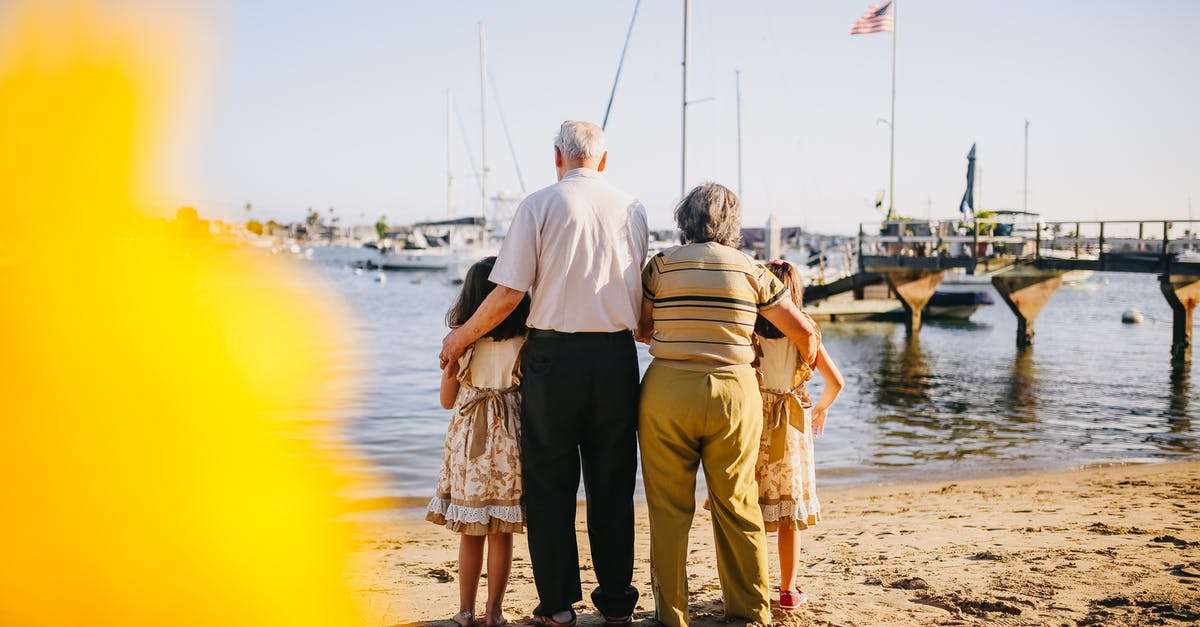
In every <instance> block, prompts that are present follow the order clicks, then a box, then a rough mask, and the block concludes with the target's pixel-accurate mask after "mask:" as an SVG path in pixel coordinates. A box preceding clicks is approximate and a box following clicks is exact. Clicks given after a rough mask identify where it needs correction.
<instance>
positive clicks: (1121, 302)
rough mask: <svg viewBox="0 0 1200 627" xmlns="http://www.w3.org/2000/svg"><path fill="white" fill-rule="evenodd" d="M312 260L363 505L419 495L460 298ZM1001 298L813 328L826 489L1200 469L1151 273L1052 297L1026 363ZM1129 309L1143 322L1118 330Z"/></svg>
mask: <svg viewBox="0 0 1200 627" xmlns="http://www.w3.org/2000/svg"><path fill="white" fill-rule="evenodd" d="M315 252H316V255H315V259H314V260H312V261H311V262H301V261H298V262H297V263H308V264H311V269H312V270H313V271H314V272H317V273H319V274H321V275H323V276H324V277H325V278H326V279H328V280H329V281H330V282H331V283H332V284H333V285H334V286H335V289H336V291H337V292H339V293H340V294H341V296H342V297H343V298H344V299H345V300H346V302H347V304H348V305H349V308H350V309H351V311H353V312H355V313H356V314H357V319H356V320H355V321H354V324H356V325H357V327H358V330H359V331H360V332H361V334H362V336H363V337H364V338H365V339H366V344H367V346H366V355H365V360H366V362H365V364H364V371H365V377H364V381H362V392H361V394H360V397H359V398H358V400H357V402H356V405H354V406H352V407H347V408H341V411H339V412H338V413H340V414H343V415H344V416H345V418H346V422H347V424H348V428H349V436H350V439H351V440H352V441H353V442H354V443H355V446H356V448H357V449H358V450H359V451H360V452H361V454H362V455H364V456H365V457H367V458H368V459H369V460H370V461H371V462H372V463H373V464H374V465H375V466H376V467H377V468H378V469H379V470H380V471H381V473H382V475H383V482H382V484H381V485H379V486H378V487H377V488H376V489H375V490H373V491H372V492H371V493H370V494H362V495H358V496H362V497H364V498H368V497H370V498H384V499H396V498H400V499H405V500H407V499H409V498H422V497H423V498H428V496H429V494H430V493H431V491H432V489H433V484H434V482H435V480H436V477H437V470H438V467H439V464H440V461H441V452H442V442H443V437H444V435H445V428H446V424H447V421H448V414H449V412H448V411H445V410H443V409H441V407H440V406H439V405H438V384H439V370H438V368H437V353H438V350H439V349H440V347H441V338H442V336H443V335H444V334H445V327H444V324H443V315H444V312H445V311H446V309H447V307H449V305H450V304H451V302H452V300H453V299H454V297H455V296H456V294H457V289H458V288H457V287H456V286H453V285H450V284H449V283H448V281H447V279H446V277H445V275H444V274H440V273H427V274H421V273H391V274H389V275H388V276H387V279H388V280H387V281H386V282H384V283H380V282H377V281H375V280H374V275H373V274H372V273H366V274H365V275H362V276H357V275H355V274H354V273H353V272H352V271H351V270H350V269H349V268H348V267H347V264H348V263H350V262H352V261H353V260H354V259H359V258H363V255H364V254H366V253H368V251H361V250H351V249H337V248H327V249H317V250H316V251H315ZM996 302H997V303H998V304H997V305H995V306H992V307H986V308H984V309H982V310H980V311H979V312H978V313H976V314H975V315H974V316H973V318H972V321H971V322H969V323H959V324H949V323H938V322H932V323H930V322H927V323H926V326H925V327H924V328H923V329H922V330H921V333H920V335H919V336H918V337H917V338H914V339H908V338H906V336H905V332H904V327H903V325H900V324H895V323H874V322H862V323H837V324H832V323H826V324H825V325H824V326H823V332H824V338H825V342H826V346H827V347H828V349H829V352H830V354H831V355H832V356H833V357H834V359H835V360H836V361H837V363H838V364H839V365H840V366H841V368H842V371H843V373H844V374H845V377H846V390H845V392H843V394H842V396H841V398H840V399H839V401H838V403H837V404H836V405H835V406H834V408H833V410H831V411H830V418H829V422H828V423H827V430H826V434H825V435H824V436H823V437H821V438H819V439H818V440H817V459H818V466H817V468H818V470H817V472H818V482H819V483H820V484H822V485H825V486H844V485H855V484H867V483H888V482H893V481H902V480H905V479H912V478H919V477H922V476H926V477H963V476H977V475H987V474H1001V473H1007V472H1012V471H1020V470H1029V469H1060V468H1068V467H1074V466H1079V465H1086V464H1100V463H1111V462H1149V461H1167V460H1176V459H1187V458H1197V457H1200V421H1198V419H1200V387H1198V386H1196V385H1193V376H1194V375H1193V374H1192V372H1191V365H1190V364H1187V365H1183V366H1179V367H1173V366H1172V364H1171V359H1170V334H1171V322H1170V320H1171V314H1170V310H1169V308H1168V307H1167V304H1166V301H1165V300H1164V299H1163V296H1162V294H1161V293H1160V292H1159V288H1158V281H1157V278H1156V277H1154V276H1151V275H1123V274H1115V273H1112V274H1100V273H1097V274H1096V275H1094V276H1093V277H1092V278H1091V279H1090V280H1089V281H1088V282H1087V283H1085V284H1083V285H1081V286H1078V287H1064V288H1062V289H1060V290H1059V291H1058V292H1057V293H1056V294H1055V295H1054V297H1053V298H1052V299H1051V300H1050V302H1049V304H1048V305H1047V306H1046V308H1045V309H1044V310H1043V311H1042V313H1041V315H1039V316H1038V318H1037V321H1036V331H1037V338H1036V346H1035V347H1034V348H1033V349H1031V350H1026V351H1018V350H1017V348H1016V347H1015V336H1016V321H1015V319H1014V318H1013V316H1012V314H1011V313H1010V312H1009V311H1008V309H1007V307H1005V306H1004V305H1003V304H1002V301H1001V300H1000V298H999V297H998V296H997V297H996ZM1130 307H1137V308H1138V309H1140V310H1141V311H1143V312H1144V313H1145V314H1146V321H1145V322H1144V323H1142V324H1140V325H1123V324H1121V322H1120V316H1121V312H1123V311H1125V310H1126V309H1128V308H1130ZM639 346H640V345H639ZM640 350H641V357H642V366H643V368H644V367H645V365H646V364H647V363H649V359H650V358H649V355H648V354H647V353H646V351H645V347H644V346H640ZM819 385H820V384H819V383H817V385H816V386H814V389H813V392H814V394H813V397H814V398H816V395H817V394H818V393H819Z"/></svg>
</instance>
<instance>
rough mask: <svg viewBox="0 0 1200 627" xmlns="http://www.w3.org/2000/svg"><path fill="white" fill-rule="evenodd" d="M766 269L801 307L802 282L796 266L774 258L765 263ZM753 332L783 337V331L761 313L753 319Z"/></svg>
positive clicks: (766, 335)
mask: <svg viewBox="0 0 1200 627" xmlns="http://www.w3.org/2000/svg"><path fill="white" fill-rule="evenodd" d="M767 270H768V271H770V272H771V274H774V275H775V276H776V277H777V278H778V279H779V280H780V281H782V282H783V286H784V287H786V288H787V289H788V292H790V293H791V295H792V302H793V303H796V306H797V307H803V306H804V284H803V283H802V282H801V281H800V273H799V272H796V266H793V265H792V264H790V263H788V262H786V261H783V260H782V259H775V260H773V261H771V263H768V264H767ZM754 332H755V333H757V334H759V335H761V336H762V337H767V338H771V339H776V338H781V337H783V331H780V330H779V329H777V328H775V325H773V324H771V321H769V320H767V319H766V318H764V317H763V316H762V314H759V315H758V319H757V320H755V321H754Z"/></svg>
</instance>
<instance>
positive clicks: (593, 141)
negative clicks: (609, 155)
mask: <svg viewBox="0 0 1200 627" xmlns="http://www.w3.org/2000/svg"><path fill="white" fill-rule="evenodd" d="M554 147H555V148H558V151H559V152H561V153H562V155H563V156H564V157H566V158H568V159H583V160H584V161H599V160H600V157H603V156H604V131H602V130H600V127H599V126H596V125H595V124H592V123H591V122H580V121H578V120H567V121H566V122H563V123H562V126H560V127H559V128H558V136H557V137H555V138H554Z"/></svg>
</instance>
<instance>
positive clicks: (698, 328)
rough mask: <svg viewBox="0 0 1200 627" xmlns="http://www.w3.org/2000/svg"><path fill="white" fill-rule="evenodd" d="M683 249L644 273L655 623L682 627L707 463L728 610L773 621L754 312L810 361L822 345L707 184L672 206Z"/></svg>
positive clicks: (735, 209)
mask: <svg viewBox="0 0 1200 627" xmlns="http://www.w3.org/2000/svg"><path fill="white" fill-rule="evenodd" d="M675 222H676V224H678V226H679V229H680V230H681V231H682V232H683V237H684V241H685V244H684V245H683V246H679V247H676V248H672V249H669V250H666V251H663V252H661V253H659V254H658V255H655V256H654V257H653V258H652V259H651V260H650V262H649V263H648V264H647V265H646V268H645V270H643V272H642V284H643V293H644V298H643V300H642V315H641V320H640V323H639V327H638V336H639V339H641V340H642V341H649V343H650V354H651V355H653V356H654V361H653V362H652V363H651V364H650V368H649V370H647V371H646V377H645V379H643V381H642V396H641V405H640V410H641V411H640V416H639V419H638V431H639V434H640V437H639V440H640V443H641V452H642V477H643V479H644V481H645V484H646V503H647V506H648V509H649V510H650V558H651V565H652V568H653V572H654V577H653V583H654V602H655V604H656V606H657V611H658V620H659V621H660V622H662V623H663V624H665V625H668V627H679V626H682V625H687V624H688V590H687V571H686V567H685V561H686V559H687V544H688V529H689V528H690V527H691V524H692V515H693V513H694V511H695V508H696V469H697V467H698V466H699V465H700V464H703V465H704V479H705V482H706V483H707V484H708V493H709V500H710V503H711V508H712V518H713V526H714V534H715V536H716V543H715V544H716V551H717V573H718V575H719V576H720V579H721V589H722V591H723V594H724V599H725V611H726V613H727V614H730V615H736V616H741V617H743V618H747V619H750V620H753V621H756V622H758V623H761V624H768V623H770V622H771V612H770V604H769V600H768V594H769V591H768V588H767V543H766V534H765V532H764V531H763V520H762V512H761V510H760V509H759V507H758V487H757V485H756V484H755V479H754V462H755V457H756V456H757V454H758V446H759V437H760V435H761V433H762V428H763V418H762V416H763V414H762V398H761V397H760V395H759V391H758V382H757V380H756V378H755V374H754V369H753V367H752V366H751V365H750V363H751V362H752V361H753V360H754V355H755V352H754V344H753V334H754V321H755V319H756V317H757V316H758V314H760V313H761V314H762V315H763V316H764V317H766V318H767V319H768V320H770V321H771V322H772V323H773V324H774V325H775V326H776V327H778V328H779V329H780V330H781V331H783V332H784V334H785V335H786V336H787V337H788V338H790V339H791V340H792V341H793V342H795V344H796V346H798V347H799V348H800V351H801V354H802V355H804V356H805V358H806V359H807V360H808V361H809V363H812V362H813V361H814V360H815V359H816V353H817V348H818V344H819V341H820V337H819V335H818V332H817V330H816V327H815V325H813V324H812V321H811V319H809V318H808V317H807V316H806V315H804V314H802V313H801V312H800V311H799V310H798V309H797V308H796V306H795V305H794V304H793V303H792V299H790V298H787V295H788V293H787V289H786V288H785V287H784V286H783V284H781V283H780V282H779V280H778V279H776V278H775V276H774V275H773V274H771V273H770V272H768V271H767V270H766V269H765V268H763V267H762V266H758V265H755V263H754V262H753V261H752V260H751V259H750V257H748V256H747V255H746V254H745V253H742V252H741V251H739V250H738V249H737V245H738V243H739V240H740V239H741V205H740V202H739V201H738V198H737V196H736V195H734V193H733V192H731V191H729V190H728V189H726V188H725V187H723V186H721V185H718V184H716V183H705V184H703V185H701V186H699V187H697V188H695V189H693V190H692V191H691V192H690V193H688V195H687V196H686V197H685V198H684V199H683V201H682V202H681V203H679V206H678V207H676V209H675Z"/></svg>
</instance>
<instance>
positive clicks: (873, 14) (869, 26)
mask: <svg viewBox="0 0 1200 627" xmlns="http://www.w3.org/2000/svg"><path fill="white" fill-rule="evenodd" d="M892 2H893V0H887V1H886V2H881V3H879V4H875V5H871V6H870V7H867V12H866V13H863V14H862V17H860V18H858V21H857V22H855V23H854V24H853V25H852V26H851V27H850V34H851V35H870V34H871V33H890V32H892V26H893V24H894V23H895V22H894V21H893V18H892Z"/></svg>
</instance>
